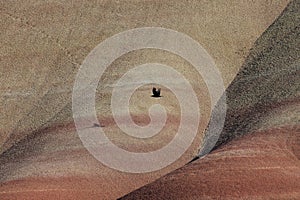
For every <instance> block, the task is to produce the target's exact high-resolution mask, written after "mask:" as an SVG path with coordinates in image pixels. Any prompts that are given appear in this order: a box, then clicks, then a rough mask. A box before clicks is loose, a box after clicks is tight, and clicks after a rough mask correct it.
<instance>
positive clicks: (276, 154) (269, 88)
mask: <svg viewBox="0 0 300 200" xmlns="http://www.w3.org/2000/svg"><path fill="white" fill-rule="evenodd" d="M299 10H300V1H293V2H291V3H290V4H289V6H288V7H287V8H286V9H285V11H284V12H283V13H282V15H281V16H280V17H279V18H278V19H277V20H276V21H275V22H274V24H272V25H271V26H270V27H269V28H268V30H267V31H265V33H264V34H263V35H262V36H261V37H260V38H259V39H258V40H257V42H256V43H255V45H254V47H253V49H252V50H251V52H250V55H249V56H248V58H247V60H246V62H245V63H244V65H243V67H242V69H241V71H240V72H239V73H238V75H237V77H236V78H235V79H234V81H233V82H232V83H231V85H230V86H229V88H228V89H227V96H228V99H227V102H228V113H227V117H226V122H225V128H224V130H223V133H222V137H221V138H220V139H219V141H218V143H217V147H218V148H217V149H216V150H215V151H213V152H212V153H210V154H208V155H207V156H205V157H204V158H201V159H198V160H196V161H194V162H192V163H190V164H188V165H186V166H185V167H183V168H181V169H179V170H175V171H174V172H171V173H170V174H168V175H166V176H164V177H162V178H160V179H159V180H157V181H155V182H153V183H151V184H149V185H147V186H144V187H142V188H140V189H138V190H136V191H134V192H132V193H130V194H128V195H126V196H125V197H124V198H122V199H138V198H142V199H166V198H171V199H299V198H300V161H299V159H300V132H299V124H300V120H299V116H300V93H299V92H300V85H299V83H300V65H299V64H300V63H299V59H300V50H299V47H300V37H299V34H300V27H299V24H300V13H299ZM215 112H217V110H215ZM239 136H240V137H239ZM234 138H235V139H234ZM233 139H234V140H233ZM231 140H233V141H231ZM207 141H208V140H207ZM207 141H206V142H207ZM204 153H206V152H205V151H203V149H202V150H201V151H200V155H201V154H204Z"/></svg>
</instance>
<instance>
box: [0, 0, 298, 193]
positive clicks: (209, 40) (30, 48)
mask: <svg viewBox="0 0 300 200" xmlns="http://www.w3.org/2000/svg"><path fill="white" fill-rule="evenodd" d="M288 3H289V1H287V0H280V1H259V0H257V1H251V2H249V1H244V0H241V1H238V0H236V1H230V2H229V1H221V0H216V1H177V0H176V1H134V0H132V1H72V2H71V1H1V2H0V14H1V24H0V26H1V30H2V31H1V35H0V39H1V43H2V45H1V47H0V55H1V59H0V63H1V67H0V70H1V80H0V81H1V85H0V92H1V96H0V109H1V116H0V126H1V127H0V153H1V155H0V199H116V198H118V197H121V196H123V195H126V194H128V193H130V192H132V191H134V190H135V189H138V188H140V187H142V186H144V185H146V184H149V183H151V182H153V181H155V180H156V179H158V180H157V181H155V182H153V183H151V184H150V185H147V186H145V187H142V188H141V189H138V190H137V191H135V192H133V193H131V194H129V195H127V196H126V197H125V198H129V199H137V198H140V199H147V198H148V199H166V198H173V199H176V198H177V199H184V198H185V199H197V198H198V199H205V198H206V199H222V198H228V199H232V198H245V199H249V198H250V199H251V198H252V199H256V198H261V199H268V198H275V199H298V198H300V197H299V195H300V186H299V183H300V180H299V177H300V169H299V167H300V166H299V146H300V144H299V116H300V115H299V82H300V81H299V77H300V74H299V55H300V53H299V46H300V45H299V24H300V23H299V1H292V3H290V4H289V6H288V7H287V8H286V6H287V5H288ZM285 8H286V9H285ZM284 9H285V11H284V12H283V13H282V11H283V10H284ZM270 25H271V26H270ZM151 26H155V27H164V28H169V29H173V30H176V31H179V32H182V33H185V34H187V35H189V36H190V37H192V38H193V39H195V40H196V41H198V42H199V43H200V44H201V45H202V46H203V47H204V48H205V49H206V50H207V51H208V52H209V54H210V55H211V56H212V57H213V59H214V60H215V62H216V65H217V67H218V68H219V70H220V72H221V73H222V77H223V79H224V84H225V87H226V88H227V90H226V92H227V95H228V100H227V104H228V113H227V116H226V120H225V127H224V130H223V132H222V135H221V138H220V140H219V142H218V144H217V145H218V148H217V149H216V150H215V151H213V152H212V153H211V154H209V155H207V156H206V157H204V158H202V159H199V160H196V161H194V162H192V163H190V164H188V165H186V166H184V165H185V164H186V163H188V162H189V161H190V160H191V159H193V158H194V157H195V156H197V155H198V153H199V149H201V146H200V145H201V144H203V143H202V142H203V141H204V142H205V141H206V140H207V138H206V137H205V136H204V133H205V129H206V127H207V124H208V123H209V120H210V114H211V113H210V110H211V108H210V103H211V102H210V99H209V96H208V95H207V92H208V91H207V88H206V85H205V83H204V81H203V79H202V77H201V76H200V75H199V74H197V72H196V71H195V70H194V69H193V66H191V65H190V63H188V62H186V61H185V60H184V59H182V58H180V57H179V56H176V55H174V54H171V53H168V52H165V51H161V50H153V49H144V50H139V51H133V52H130V53H128V54H126V55H124V56H122V57H120V58H119V59H117V60H116V61H115V62H113V63H112V64H111V65H110V66H109V67H108V68H107V70H106V71H105V73H104V75H103V77H101V81H100V82H99V86H98V88H97V93H96V110H97V114H98V117H99V123H100V124H101V125H102V126H104V127H103V129H104V130H105V131H106V134H107V135H108V136H109V138H110V139H111V140H112V141H113V142H114V143H115V144H117V145H118V146H120V147H122V148H124V149H127V150H130V151H136V152H147V151H151V150H155V149H158V148H161V147H162V146H164V145H166V144H167V143H168V142H169V141H170V140H172V138H173V136H174V134H175V133H176V129H177V128H178V124H179V121H180V109H179V108H180V107H179V103H178V101H177V100H176V97H175V96H174V95H173V94H172V92H171V91H169V90H168V89H166V88H164V87H162V91H163V92H162V95H163V97H162V98H158V99H155V98H151V89H152V86H153V85H151V84H150V85H149V84H148V85H145V86H143V87H141V88H139V89H138V90H137V91H136V92H135V93H134V94H133V96H132V98H131V101H130V103H131V104H130V111H131V114H132V117H133V120H134V121H135V122H136V123H137V124H140V125H145V124H147V123H149V116H148V108H149V107H150V106H151V105H152V104H154V103H159V104H161V105H163V106H165V108H166V110H167V111H168V120H167V123H166V126H165V127H164V129H163V130H162V132H161V133H160V134H159V135H158V136H155V137H153V138H151V139H149V140H143V141H142V142H141V140H138V139H134V138H130V137H128V136H126V135H125V134H122V131H120V130H119V128H118V127H117V126H116V124H115V122H114V119H113V118H112V115H111V111H110V97H111V91H112V86H113V85H114V83H115V81H116V80H118V79H119V78H120V77H121V76H122V75H123V74H124V73H125V72H126V71H128V70H129V69H131V68H132V67H133V66H135V65H139V64H143V63H149V62H156V63H164V64H167V65H170V66H172V67H173V68H174V69H176V70H178V71H179V72H180V73H181V74H183V75H184V76H185V77H186V79H188V80H189V82H190V83H191V85H192V87H193V89H194V90H195V92H196V94H197V97H198V99H199V102H200V104H199V106H200V108H201V111H202V113H201V114H202V115H201V120H200V122H199V130H198V135H197V137H196V139H195V141H194V143H193V144H192V145H191V147H190V148H189V149H188V151H187V152H186V153H185V154H184V155H183V156H182V157H181V158H180V159H179V160H177V161H176V162H175V163H173V164H172V165H170V166H168V167H166V168H164V169H162V170H159V171H156V172H151V173H146V174H131V173H124V172H119V171H116V170H113V169H111V168H109V167H106V166H105V165H103V164H101V162H99V161H98V160H96V159H95V158H94V157H93V156H92V155H91V154H90V153H89V152H88V151H87V150H86V149H85V147H84V146H83V145H82V142H81V140H80V139H79V137H78V135H77V133H76V129H75V126H74V122H73V118H72V99H71V97H72V88H73V84H74V80H75V76H76V73H77V72H78V69H79V66H80V65H81V64H82V62H83V60H84V59H85V57H86V56H87V55H88V53H89V52H90V51H91V50H92V49H93V48H94V47H95V46H96V45H98V44H99V43H100V42H102V41H103V40H104V39H106V38H108V37H110V36H112V35H114V34H117V33H119V32H122V31H125V30H128V29H131V28H138V27H151ZM251 48H252V49H251ZM250 49H251V50H250ZM249 53H250V54H249ZM238 72H239V73H238ZM170 80H172V79H170ZM172 81H173V82H172V83H173V84H174V85H176V86H177V87H178V89H184V88H182V86H181V85H180V84H178V83H177V82H176V80H172ZM123 87H124V90H126V86H123ZM191 109H193V108H191ZM217 109H218V107H216V108H215V111H217ZM120 114H121V113H120ZM246 133H249V134H248V135H246V136H243V137H241V138H238V139H235V140H234V141H231V142H228V141H229V140H232V139H234V138H236V137H237V136H240V135H244V134H246ZM227 142H228V143H227ZM129 162H130V161H129ZM182 166H184V167H183V168H180V167H182ZM177 168H180V169H177ZM175 169H177V170H176V171H174V170H175ZM166 174H167V175H166ZM165 175H166V176H165ZM162 176H163V178H161V179H159V178H160V177H162Z"/></svg>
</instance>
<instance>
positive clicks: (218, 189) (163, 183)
mask: <svg viewBox="0 0 300 200" xmlns="http://www.w3.org/2000/svg"><path fill="white" fill-rule="evenodd" d="M299 139H300V126H286V127H280V128H273V129H268V130H264V131H258V132H253V133H251V134H248V135H245V136H243V137H241V138H239V139H237V140H234V141H232V142H229V143H228V144H226V145H224V146H222V147H221V148H219V149H217V150H215V151H213V152H211V153H210V154H209V155H207V156H205V157H204V158H202V159H198V160H196V161H194V162H192V163H190V164H188V165H186V166H184V167H182V168H180V169H178V170H175V171H174V172H171V173H170V174H168V175H166V176H164V177H162V178H160V179H159V180H157V181H155V182H153V183H151V184H149V185H147V186H144V187H142V188H140V189H138V190H136V191H134V192H132V193H130V194H129V195H126V196H125V197H124V198H122V199H299V198H300V160H299V159H300V157H299V156H300V149H299V147H300V140H299Z"/></svg>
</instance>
